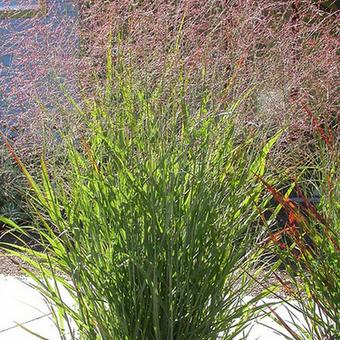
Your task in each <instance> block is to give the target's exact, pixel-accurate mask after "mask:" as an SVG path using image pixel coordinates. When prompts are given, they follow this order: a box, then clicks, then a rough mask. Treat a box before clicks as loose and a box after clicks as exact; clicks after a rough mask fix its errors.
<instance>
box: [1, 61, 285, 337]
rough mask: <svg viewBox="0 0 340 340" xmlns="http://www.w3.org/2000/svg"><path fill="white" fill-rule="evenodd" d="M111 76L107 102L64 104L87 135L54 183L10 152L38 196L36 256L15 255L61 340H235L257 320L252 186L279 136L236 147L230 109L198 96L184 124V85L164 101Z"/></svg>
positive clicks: (256, 191)
mask: <svg viewBox="0 0 340 340" xmlns="http://www.w3.org/2000/svg"><path fill="white" fill-rule="evenodd" d="M112 65H113V62H112V60H111V57H110V56H109V58H108V77H107V78H108V79H107V83H108V85H107V88H106V92H105V94H104V95H102V96H99V95H98V96H97V98H96V99H95V100H92V101H87V102H86V103H85V104H84V105H83V106H80V105H78V104H76V103H75V102H73V104H74V105H75V107H76V108H77V110H78V111H79V114H80V115H81V116H82V118H83V121H84V126H86V129H84V131H86V133H84V136H83V137H81V138H79V139H77V140H72V139H71V138H68V139H67V143H68V154H67V158H68V163H67V164H68V168H65V173H64V176H63V177H64V178H63V179H60V177H59V181H53V185H52V182H51V179H50V174H51V175H52V174H53V171H50V172H48V171H47V168H48V167H49V164H46V162H44V161H43V162H42V185H37V184H36V182H35V181H34V180H33V179H32V177H31V176H30V175H29V173H28V172H27V170H26V169H25V167H24V165H23V164H22V163H21V161H20V160H19V159H18V157H17V156H16V154H15V152H14V150H13V149H12V147H11V146H10V145H9V144H8V143H7V144H8V148H9V150H10V152H11V154H12V156H13V157H14V158H15V159H16V162H17V163H18V165H19V166H20V168H21V170H22V171H23V172H24V174H25V175H26V177H27V178H28V180H29V182H30V184H31V186H32V188H33V190H34V192H35V198H34V201H33V202H32V205H33V207H34V209H35V211H36V213H37V214H38V215H39V217H40V225H39V226H35V227H34V228H33V229H35V230H38V232H39V236H38V237H37V239H38V240H39V242H40V244H41V246H42V247H43V248H44V249H45V251H44V252H37V251H34V250H32V249H30V248H29V247H28V248H25V247H21V246H16V249H17V250H16V251H14V252H15V253H16V254H17V255H19V256H20V257H22V258H23V259H25V260H26V261H27V263H28V264H29V265H30V266H31V267H33V268H35V269H36V271H32V270H27V273H28V274H29V275H30V276H31V277H32V278H33V279H34V280H35V282H36V285H37V287H38V289H39V290H40V291H41V293H42V294H43V295H44V297H45V298H46V299H47V300H48V301H50V304H51V306H53V308H52V311H53V313H54V317H55V320H56V322H57V325H58V327H59V330H60V334H61V337H62V338H65V337H66V336H69V335H70V334H71V336H72V337H73V338H74V339H77V338H80V339H159V340H161V339H162V340H163V339H183V340H184V339H185V340H187V339H214V338H217V337H218V336H219V337H220V338H224V339H234V338H235V336H236V335H237V334H240V333H241V332H242V331H243V330H244V329H245V327H246V326H247V325H248V323H249V321H251V320H252V319H253V318H254V317H255V316H256V313H257V312H258V311H259V309H260V308H261V306H259V305H257V306H255V303H256V302H257V301H258V300H259V299H260V297H261V294H257V296H256V297H254V298H250V299H249V298H248V299H245V298H246V296H247V295H249V293H250V291H251V289H252V281H251V280H250V276H248V275H247V273H250V272H251V276H252V277H254V276H256V273H257V271H259V269H260V267H259V265H258V264H257V255H258V248H257V244H258V243H259V240H260V239H261V237H262V236H261V231H260V230H261V229H260V228H259V227H258V224H257V220H258V207H259V206H260V204H261V203H260V201H259V198H260V196H261V194H262V192H263V187H262V184H261V183H260V182H259V181H258V180H257V178H256V176H255V175H259V176H262V175H263V174H264V171H265V158H266V155H267V154H268V152H269V150H270V148H271V147H272V145H273V144H274V143H275V141H276V140H277V139H278V138H279V136H280V133H279V134H277V135H275V136H274V137H273V138H272V139H271V140H269V141H268V142H265V143H263V144H264V145H263V147H262V148H259V147H258V146H257V145H259V138H258V137H256V136H249V137H243V140H241V139H240V138H236V132H235V129H234V124H233V120H234V118H235V117H234V110H235V108H236V107H237V105H238V103H237V102H233V103H230V106H229V111H228V114H227V113H225V112H224V113H223V114H219V112H218V111H216V109H215V106H214V101H213V98H214V97H213V95H212V94H209V93H206V94H205V95H204V96H202V98H201V103H200V105H199V107H198V109H197V111H196V112H191V111H189V109H188V107H187V105H186V84H187V83H186V80H185V76H184V75H183V73H181V72H179V75H178V78H177V83H176V84H174V86H173V87H172V89H173V92H172V93H170V95H167V96H164V95H163V92H162V88H163V84H162V81H161V80H160V82H159V84H158V85H157V86H155V87H153V88H148V87H147V86H146V85H145V84H143V86H141V85H140V82H139V81H138V79H135V78H134V77H133V70H131V69H129V68H128V67H126V66H124V64H119V63H118V62H117V65H113V66H112ZM70 100H71V101H72V99H70ZM2 220H3V221H5V222H7V223H8V224H10V225H11V226H12V227H13V228H14V230H19V231H20V232H22V233H24V234H25V233H26V234H29V229H30V228H24V227H19V226H17V225H15V224H14V223H12V222H10V221H8V220H6V219H2ZM10 252H11V250H10ZM24 254H25V255H24ZM37 272H38V273H37ZM61 286H63V287H64V288H65V289H66V290H67V291H68V292H69V294H70V295H71V297H72V299H73V301H74V303H73V304H72V303H71V304H67V303H66V302H65V301H64V298H63V296H62V295H61V294H60V289H61ZM74 325H76V326H75V327H74Z"/></svg>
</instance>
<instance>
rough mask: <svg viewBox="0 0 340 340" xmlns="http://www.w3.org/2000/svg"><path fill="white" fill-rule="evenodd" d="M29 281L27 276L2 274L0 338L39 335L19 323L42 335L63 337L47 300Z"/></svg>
mask: <svg viewBox="0 0 340 340" xmlns="http://www.w3.org/2000/svg"><path fill="white" fill-rule="evenodd" d="M28 284H29V280H28V279H26V278H14V277H8V276H1V275H0V340H17V339H18V340H31V339H32V340H33V339H35V340H36V339H38V338H37V337H36V336H34V335H32V334H30V333H29V332H27V331H26V330H25V329H23V328H22V327H21V326H20V325H22V326H23V327H25V328H27V329H29V330H31V331H33V332H34V333H36V334H39V335H40V336H41V337H42V338H46V339H48V340H57V339H60V336H59V332H58V329H57V327H56V326H55V324H54V322H53V320H52V317H51V312H50V309H49V308H48V306H47V304H46V302H45V301H44V299H43V298H42V296H41V295H40V293H39V292H37V291H36V290H34V289H33V288H32V287H30V286H29V285H28ZM65 295H66V294H65ZM65 298H66V299H67V296H65Z"/></svg>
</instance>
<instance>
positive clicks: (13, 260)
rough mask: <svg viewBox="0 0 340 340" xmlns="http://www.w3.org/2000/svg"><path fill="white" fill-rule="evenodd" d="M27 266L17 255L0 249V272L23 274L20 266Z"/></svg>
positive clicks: (8, 274)
mask: <svg viewBox="0 0 340 340" xmlns="http://www.w3.org/2000/svg"><path fill="white" fill-rule="evenodd" d="M22 267H27V265H25V264H24V263H23V262H22V260H20V258H18V257H17V256H13V255H9V254H6V253H5V252H4V251H2V250H0V274H2V275H7V276H23V272H22V271H21V269H20V268H22Z"/></svg>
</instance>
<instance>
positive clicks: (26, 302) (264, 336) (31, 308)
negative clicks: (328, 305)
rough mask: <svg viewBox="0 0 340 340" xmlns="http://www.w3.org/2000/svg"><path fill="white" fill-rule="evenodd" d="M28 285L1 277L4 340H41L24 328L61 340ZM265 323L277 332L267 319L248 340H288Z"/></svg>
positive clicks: (256, 324) (0, 311)
mask: <svg viewBox="0 0 340 340" xmlns="http://www.w3.org/2000/svg"><path fill="white" fill-rule="evenodd" d="M28 284H29V280H28V279H27V278H18V277H10V276H3V275H0V340H36V339H38V337H36V336H34V335H33V334H30V333H29V332H28V331H27V330H25V329H24V328H23V327H25V328H27V329H29V330H30V331H32V332H34V333H36V334H39V335H40V336H41V338H42V339H48V340H59V339H60V336H59V333H58V330H57V328H56V326H55V325H54V323H53V321H52V318H51V312H50V310H49V308H48V306H47V305H46V303H45V301H44V300H43V298H42V297H41V296H40V294H39V293H38V292H37V291H35V290H34V289H33V288H31V287H30V286H29V285H28ZM267 301H268V300H267ZM278 312H279V314H280V316H283V317H284V318H285V316H286V319H287V316H288V313H287V311H286V310H285V308H284V307H279V309H278ZM262 323H263V324H266V325H267V326H273V327H274V326H275V327H276V328H277V325H276V324H275V323H274V321H272V320H271V319H270V318H268V317H266V318H264V319H263V320H259V321H258V322H254V323H253V325H252V327H251V329H250V332H249V335H248V337H247V339H249V340H256V339H258V340H282V339H284V337H283V336H282V335H278V334H275V333H274V331H272V330H271V329H269V328H268V327H265V326H263V325H262ZM41 338H40V339H41ZM235 340H237V339H235Z"/></svg>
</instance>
